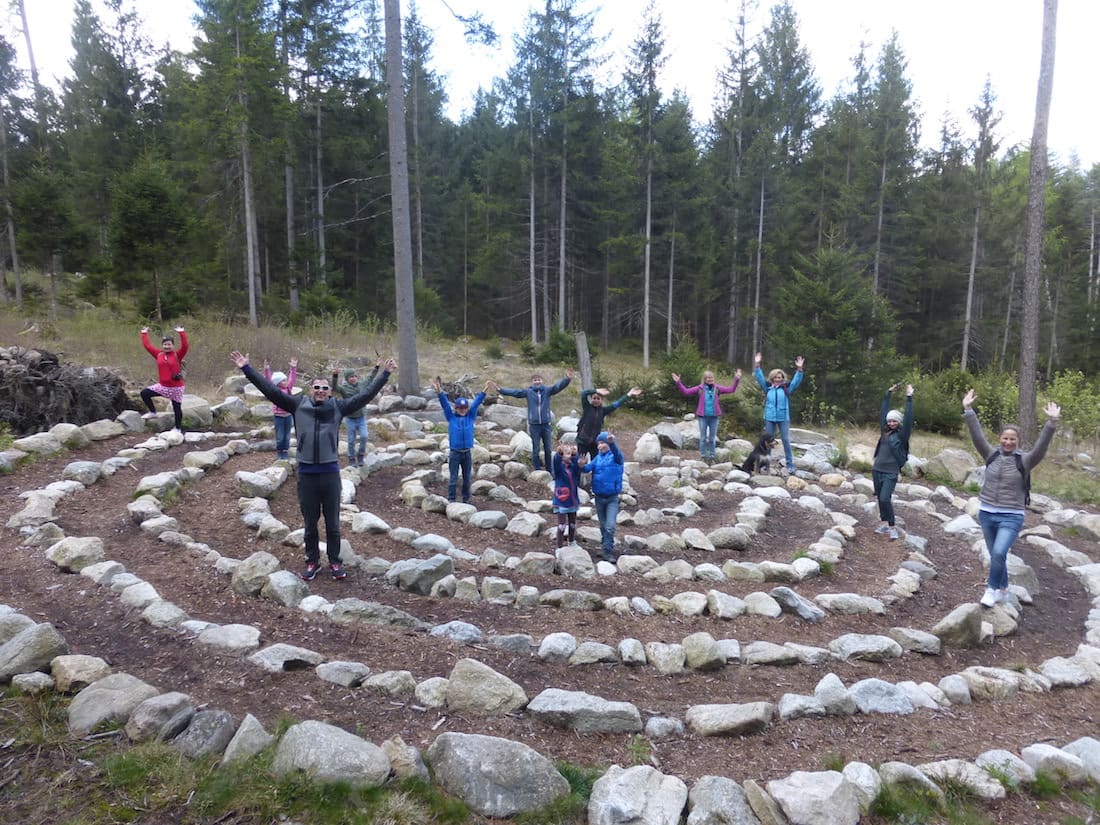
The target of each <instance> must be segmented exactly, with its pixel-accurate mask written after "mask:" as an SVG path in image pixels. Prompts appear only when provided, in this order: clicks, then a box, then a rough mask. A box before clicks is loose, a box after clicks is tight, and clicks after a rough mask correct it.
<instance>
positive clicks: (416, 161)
mask: <svg viewBox="0 0 1100 825" xmlns="http://www.w3.org/2000/svg"><path fill="white" fill-rule="evenodd" d="M418 71H419V66H418V65H416V64H413V76H412V77H410V78H409V85H410V87H411V91H412V136H413V164H412V166H413V169H412V176H413V208H414V209H415V210H416V269H415V272H416V280H418V281H423V280H424V198H423V189H422V187H421V172H420V163H421V157H420V78H419V76H418V75H417V74H416V72H418Z"/></svg>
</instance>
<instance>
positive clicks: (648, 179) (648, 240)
mask: <svg viewBox="0 0 1100 825" xmlns="http://www.w3.org/2000/svg"><path fill="white" fill-rule="evenodd" d="M651 149H652V147H650V146H648V145H647V151H651ZM652 247H653V157H652V156H650V157H649V158H647V159H646V170H645V273H644V275H643V276H642V369H649V313H650V309H649V262H650V255H651V250H652Z"/></svg>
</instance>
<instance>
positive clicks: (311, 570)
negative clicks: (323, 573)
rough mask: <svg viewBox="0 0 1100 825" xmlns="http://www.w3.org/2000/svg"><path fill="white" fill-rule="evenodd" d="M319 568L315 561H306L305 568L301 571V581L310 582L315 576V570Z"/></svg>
mask: <svg viewBox="0 0 1100 825" xmlns="http://www.w3.org/2000/svg"><path fill="white" fill-rule="evenodd" d="M320 569H321V565H319V564H318V563H317V562H315V561H310V562H306V569H305V570H303V571H302V581H307V582H311V581H313V580H314V579H315V578H317V571H319V570H320Z"/></svg>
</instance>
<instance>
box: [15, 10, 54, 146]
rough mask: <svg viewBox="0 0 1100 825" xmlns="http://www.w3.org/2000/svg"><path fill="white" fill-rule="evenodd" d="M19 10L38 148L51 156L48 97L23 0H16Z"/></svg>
mask: <svg viewBox="0 0 1100 825" xmlns="http://www.w3.org/2000/svg"><path fill="white" fill-rule="evenodd" d="M15 5H16V7H17V8H18V10H19V22H20V23H21V24H22V26H23V41H24V42H25V43H26V45H27V62H28V63H29V64H30V67H31V86H32V87H33V89H34V108H35V114H36V116H37V117H38V124H37V126H38V130H37V131H38V148H39V149H40V150H42V151H43V152H46V154H47V156H48V155H49V146H48V144H47V143H46V95H45V93H44V92H43V89H42V84H41V83H40V82H39V81H38V63H37V62H36V61H35V59H34V45H33V43H32V42H31V27H30V26H29V25H27V8H26V6H25V5H24V3H23V0H15Z"/></svg>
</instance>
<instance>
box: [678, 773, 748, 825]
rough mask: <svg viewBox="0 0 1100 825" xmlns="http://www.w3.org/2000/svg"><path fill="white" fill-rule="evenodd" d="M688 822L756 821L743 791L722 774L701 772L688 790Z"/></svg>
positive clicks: (726, 824)
mask: <svg viewBox="0 0 1100 825" xmlns="http://www.w3.org/2000/svg"><path fill="white" fill-rule="evenodd" d="M688 810H689V812H690V813H689V814H688V818H687V825H759V823H760V820H759V819H757V817H756V814H754V813H753V812H752V808H751V807H750V806H749V802H748V799H747V798H746V797H745V792H744V791H743V790H741V786H740V785H738V784H737V783H736V782H734V781H733V780H732V779H727V778H726V777H724V776H701V777H699V779H698V780H696V782H695V784H694V785H692V787H691V792H690V793H689V794H688Z"/></svg>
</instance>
